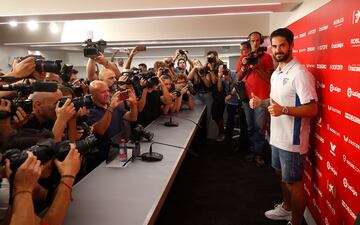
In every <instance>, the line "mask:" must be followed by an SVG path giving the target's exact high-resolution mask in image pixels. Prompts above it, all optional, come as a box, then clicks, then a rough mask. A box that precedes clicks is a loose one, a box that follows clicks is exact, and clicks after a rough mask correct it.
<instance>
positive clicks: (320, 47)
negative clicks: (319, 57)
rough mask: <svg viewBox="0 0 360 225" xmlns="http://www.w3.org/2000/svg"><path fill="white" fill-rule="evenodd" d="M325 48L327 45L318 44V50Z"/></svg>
mask: <svg viewBox="0 0 360 225" xmlns="http://www.w3.org/2000/svg"><path fill="white" fill-rule="evenodd" d="M326 49H328V45H319V46H318V50H319V51H323V50H326Z"/></svg>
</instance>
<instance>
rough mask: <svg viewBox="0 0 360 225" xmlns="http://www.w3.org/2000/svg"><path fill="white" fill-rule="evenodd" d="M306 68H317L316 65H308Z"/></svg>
mask: <svg viewBox="0 0 360 225" xmlns="http://www.w3.org/2000/svg"><path fill="white" fill-rule="evenodd" d="M306 68H315V64H306Z"/></svg>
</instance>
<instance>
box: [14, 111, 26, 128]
mask: <svg viewBox="0 0 360 225" xmlns="http://www.w3.org/2000/svg"><path fill="white" fill-rule="evenodd" d="M13 120H14V124H13V126H14V127H15V128H17V127H22V126H23V125H24V124H26V123H27V121H28V120H29V116H28V115H27V114H26V112H25V111H24V110H23V109H22V108H21V107H18V108H17V110H16V115H14V116H13Z"/></svg>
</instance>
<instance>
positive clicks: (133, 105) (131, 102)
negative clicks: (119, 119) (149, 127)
mask: <svg viewBox="0 0 360 225" xmlns="http://www.w3.org/2000/svg"><path fill="white" fill-rule="evenodd" d="M127 90H128V93H129V98H128V99H127V100H126V102H127V105H128V106H129V107H130V110H129V111H127V112H126V113H125V114H124V119H125V120H127V121H131V122H134V121H136V120H137V116H138V106H137V100H136V95H135V93H134V91H133V90H131V89H127Z"/></svg>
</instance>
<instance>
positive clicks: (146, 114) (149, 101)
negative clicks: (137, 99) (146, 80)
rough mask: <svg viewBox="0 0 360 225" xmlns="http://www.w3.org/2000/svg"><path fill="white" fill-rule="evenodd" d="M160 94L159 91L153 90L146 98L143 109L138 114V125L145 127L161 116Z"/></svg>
mask: <svg viewBox="0 0 360 225" xmlns="http://www.w3.org/2000/svg"><path fill="white" fill-rule="evenodd" d="M161 95H162V93H161V91H160V90H153V91H152V92H150V93H148V94H147V96H146V103H145V106H144V109H143V110H142V112H141V113H139V119H138V122H139V124H141V125H143V127H146V126H147V125H149V124H150V123H151V122H152V121H154V120H155V119H156V118H158V117H159V116H160V114H161V100H160V97H161Z"/></svg>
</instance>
